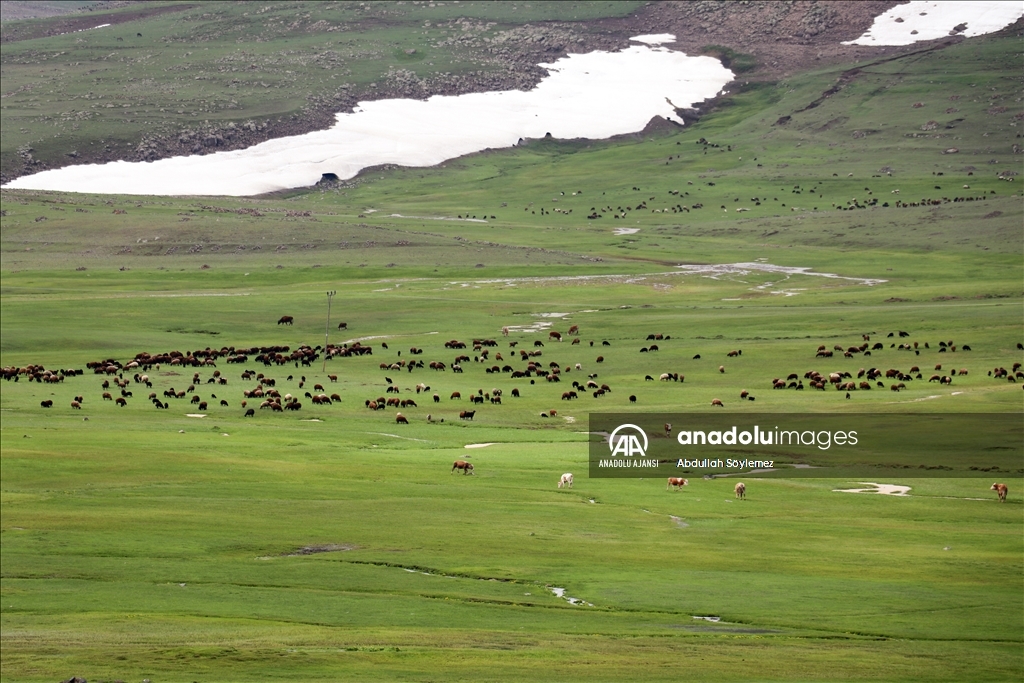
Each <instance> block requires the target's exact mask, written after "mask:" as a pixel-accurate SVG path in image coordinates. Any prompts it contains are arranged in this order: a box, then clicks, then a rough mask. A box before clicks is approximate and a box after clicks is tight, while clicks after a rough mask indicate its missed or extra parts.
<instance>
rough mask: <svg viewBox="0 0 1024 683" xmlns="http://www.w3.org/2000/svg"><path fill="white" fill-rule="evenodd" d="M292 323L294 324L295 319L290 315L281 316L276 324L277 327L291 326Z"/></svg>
mask: <svg viewBox="0 0 1024 683" xmlns="http://www.w3.org/2000/svg"><path fill="white" fill-rule="evenodd" d="M293 322H295V318H293V317H291V316H290V315H282V316H281V319H280V320H278V321H277V324H278V325H291V324H292V323H293Z"/></svg>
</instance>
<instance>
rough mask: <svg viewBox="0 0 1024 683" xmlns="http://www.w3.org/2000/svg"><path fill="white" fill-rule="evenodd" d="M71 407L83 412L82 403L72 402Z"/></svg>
mask: <svg viewBox="0 0 1024 683" xmlns="http://www.w3.org/2000/svg"><path fill="white" fill-rule="evenodd" d="M71 407H72V408H74V409H75V410H81V409H82V402H81V401H72V402H71Z"/></svg>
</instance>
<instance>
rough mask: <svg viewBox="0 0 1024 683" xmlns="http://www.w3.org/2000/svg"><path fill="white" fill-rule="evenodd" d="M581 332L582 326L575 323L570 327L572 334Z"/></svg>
mask: <svg viewBox="0 0 1024 683" xmlns="http://www.w3.org/2000/svg"><path fill="white" fill-rule="evenodd" d="M579 333H580V326H579V325H573V326H572V327H570V328H569V334H571V335H578V334H579Z"/></svg>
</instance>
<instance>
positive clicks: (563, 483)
mask: <svg viewBox="0 0 1024 683" xmlns="http://www.w3.org/2000/svg"><path fill="white" fill-rule="evenodd" d="M563 487H564V488H567V489H571V488H572V472H566V473H565V474H563V475H562V478H561V479H559V480H558V488H563Z"/></svg>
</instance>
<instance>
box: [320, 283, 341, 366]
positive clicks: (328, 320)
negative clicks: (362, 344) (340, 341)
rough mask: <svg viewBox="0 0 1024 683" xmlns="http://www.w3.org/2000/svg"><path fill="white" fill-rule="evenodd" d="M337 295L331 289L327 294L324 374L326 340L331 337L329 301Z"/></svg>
mask: <svg viewBox="0 0 1024 683" xmlns="http://www.w3.org/2000/svg"><path fill="white" fill-rule="evenodd" d="M337 293H338V292H337V291H336V290H333V289H332V290H331V291H329V292H327V326H326V327H325V328H324V369H323V371H324V372H327V339H328V337H330V335H331V299H333V298H334V295H335V294H337Z"/></svg>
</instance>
